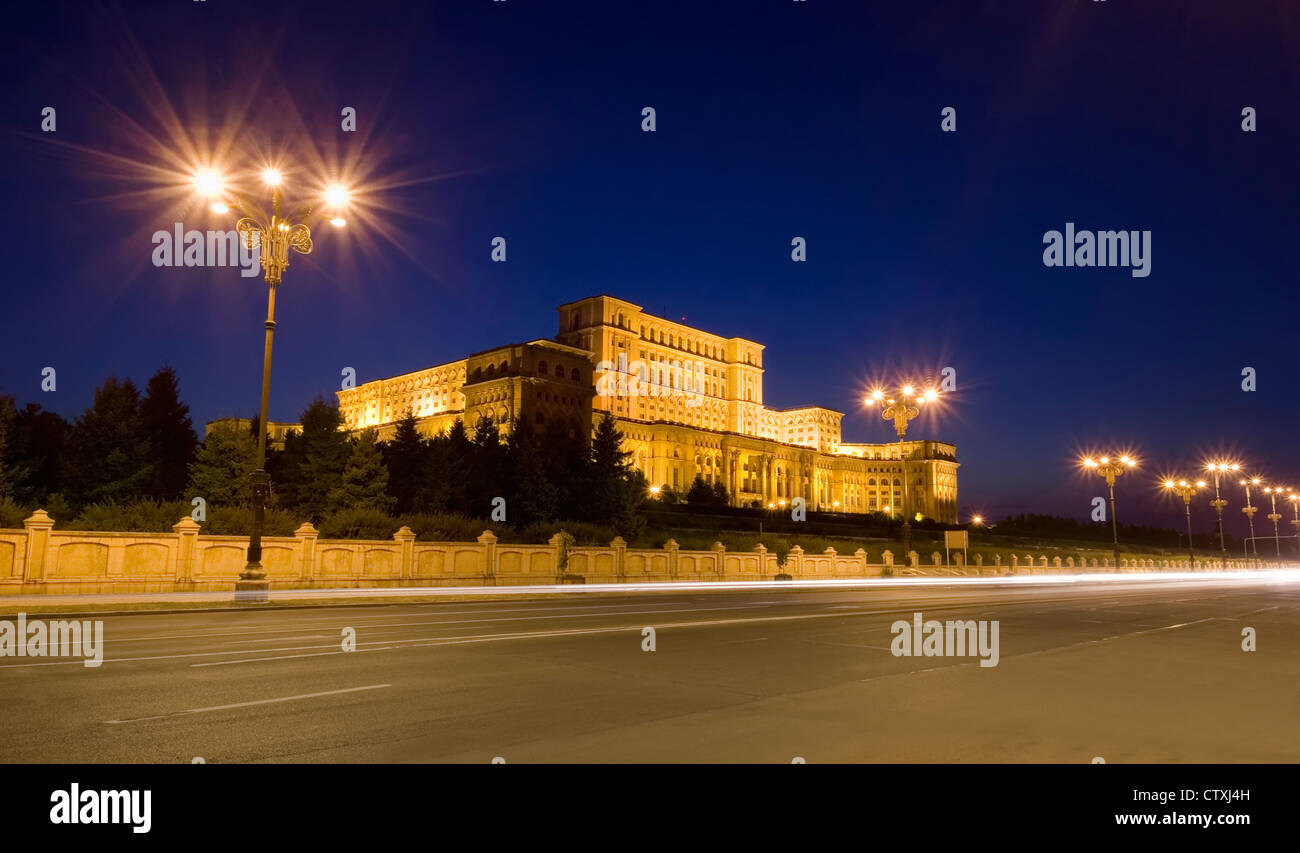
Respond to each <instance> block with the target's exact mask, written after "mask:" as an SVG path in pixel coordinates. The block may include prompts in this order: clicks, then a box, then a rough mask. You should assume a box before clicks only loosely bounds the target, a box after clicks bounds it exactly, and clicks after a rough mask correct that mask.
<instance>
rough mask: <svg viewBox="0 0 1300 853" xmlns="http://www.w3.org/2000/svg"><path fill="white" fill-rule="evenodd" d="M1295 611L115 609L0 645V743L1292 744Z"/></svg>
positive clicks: (1299, 708) (939, 598)
mask: <svg viewBox="0 0 1300 853" xmlns="http://www.w3.org/2000/svg"><path fill="white" fill-rule="evenodd" d="M1298 605H1300V583H1297V582H1295V581H1291V582H1289V583H1285V582H1278V581H1276V580H1274V581H1260V580H1252V579H1250V578H1249V577H1248V576H1244V575H1243V576H1241V577H1240V578H1236V579H1233V580H1230V581H1222V580H1220V581H1171V580H1152V579H1149V578H1135V579H1134V580H1133V581H1124V582H1122V583H1107V584H1076V585H1070V586H1061V585H1044V586H1033V585H1025V584H1015V585H1010V584H1007V585H996V584H987V585H979V586H961V587H956V586H943V587H932V588H911V589H870V590H828V591H815V592H809V591H793V590H783V589H781V588H780V587H778V586H774V587H773V588H771V589H764V590H759V591H745V592H714V593H687V594H682V593H676V592H659V593H638V594H629V595H618V596H614V597H592V596H573V597H569V596H565V597H561V598H550V599H548V600H543V601H486V602H482V603H477V602H475V603H448V602H437V603H429V604H415V605H412V604H401V605H390V606H365V607H328V608H319V607H318V608H308V609H277V610H265V609H263V610H257V609H250V610H239V611H219V612H191V613H174V614H149V615H146V614H141V615H123V616H105V617H103V620H104V635H105V659H104V663H103V665H102V666H100V667H98V668H87V667H85V666H83V665H82V664H81V663H80V659H79V658H78V659H71V660H69V659H67V658H60V659H33V658H16V657H3V658H0V697H3V709H4V710H3V717H2V719H3V725H0V761H4V762H78V763H81V762H87V763H89V762H190V761H192V760H194V759H195V758H202V759H203V760H205V761H207V762H208V763H230V762H473V763H485V762H489V761H492V760H493V759H494V758H498V757H499V758H501V759H504V760H505V761H506V762H507V763H527V762H777V763H789V762H791V761H793V760H796V758H800V759H803V760H805V761H807V762H808V763H825V762H1070V763H1088V762H1090V761H1093V760H1094V758H1098V757H1099V758H1102V759H1104V760H1105V761H1106V762H1108V763H1122V762H1296V761H1300V737H1297V736H1296V725H1297V721H1298V720H1300V690H1298V689H1297V675H1300V616H1298V615H1297V606H1298ZM915 612H921V613H923V614H924V617H925V618H926V619H930V618H934V619H940V620H950V619H963V620H964V619H973V620H997V621H998V623H999V640H1000V644H999V645H1000V648H999V662H998V665H997V666H993V667H981V666H979V665H978V658H974V657H924V656H919V657H896V656H894V655H893V654H891V652H890V643H891V640H893V635H892V634H891V632H890V625H891V624H892V623H893V622H894V621H895V620H906V621H909V622H910V621H911V619H912V614H913V613H915ZM644 627H653V628H654V629H655V650H654V651H643V643H644V640H643V632H642V629H643V628H644ZM1244 627H1252V628H1254V629H1255V631H1256V633H1257V642H1258V650H1257V651H1253V652H1247V651H1243V650H1242V629H1243V628H1244ZM347 628H351V629H354V630H355V633H356V643H357V648H356V651H352V652H344V651H343V650H342V648H341V643H342V639H343V637H344V634H345V629H347Z"/></svg>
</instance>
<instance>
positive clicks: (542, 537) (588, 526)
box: [509, 521, 618, 548]
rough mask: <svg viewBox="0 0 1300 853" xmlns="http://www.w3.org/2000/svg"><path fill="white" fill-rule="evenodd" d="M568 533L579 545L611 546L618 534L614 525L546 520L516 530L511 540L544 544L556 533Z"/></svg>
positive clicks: (574, 542) (575, 543)
mask: <svg viewBox="0 0 1300 853" xmlns="http://www.w3.org/2000/svg"><path fill="white" fill-rule="evenodd" d="M561 532H563V533H568V534H569V536H570V538H571V539H572V540H573V542H572V543H571V544H574V545H578V546H584V545H585V546H596V547H601V548H606V547H609V543H610V542H611V541H612V540H613V539H614V537H615V536H617V535H618V533H617V531H615V530H614V528H612V527H605V526H604V525H600V524H592V523H590V522H587V521H544V522H538V523H536V524H530V525H528V526H527V527H524V528H521V529H520V530H518V531H517V532H515V534H514V536H512V537H511V538H510V539H509V541H511V542H518V543H521V544H532V545H543V544H546V543H548V542H550V541H551V537H552V536H554V535H555V534H556V533H561Z"/></svg>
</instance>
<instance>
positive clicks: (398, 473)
mask: <svg viewBox="0 0 1300 853" xmlns="http://www.w3.org/2000/svg"><path fill="white" fill-rule="evenodd" d="M380 449H381V450H382V451H383V456H384V465H385V467H386V468H387V469H388V494H389V496H390V497H392V499H393V511H394V512H396V513H397V514H398V515H402V514H404V513H408V512H416V511H418V510H417V507H418V506H419V504H420V503H422V501H421V497H422V495H421V491H422V486H423V483H422V480H423V477H424V476H425V475H426V474H427V473H428V458H427V457H428V455H429V454H428V450H429V447H428V442H426V441H425V440H424V437H423V436H421V435H420V431H419V429H418V428H417V427H416V425H415V415H414V413H412V412H411V411H409V410H408V411H407V413H406V417H404V418H402V419H401V420H400V421H398V422H397V432H396V434H394V436H393V439H392V441H388V442H385V443H384V444H382V445H380Z"/></svg>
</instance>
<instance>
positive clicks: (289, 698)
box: [104, 684, 393, 725]
mask: <svg viewBox="0 0 1300 853" xmlns="http://www.w3.org/2000/svg"><path fill="white" fill-rule="evenodd" d="M392 686H393V685H391V684H368V685H366V686H365V687H347V688H344V689H343V690H324V691H321V692H320V693H299V694H298V695H297V696H280V697H278V698H275V699H256V700H254V701H252V702H233V703H231V704H229V705H212V706H210V707H207V708H187V709H185V710H184V711H174V712H172V713H170V714H157V715H155V716H152V717H133V718H131V719H129V720H105V721H104V724H105V725H116V724H118V723H143V722H145V721H147V720H165V719H167V718H168V717H181V716H184V715H186V714H205V713H207V712H209V711H228V710H230V709H231V708H251V707H253V706H254V705H273V704H275V703H277V702H297V701H298V700H299V699H316V698H319V697H321V696H338V695H340V694H342V693H360V692H361V691H362V690H379V689H381V688H384V687H392Z"/></svg>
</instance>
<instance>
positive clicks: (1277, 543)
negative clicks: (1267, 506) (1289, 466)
mask: <svg viewBox="0 0 1300 853" xmlns="http://www.w3.org/2000/svg"><path fill="white" fill-rule="evenodd" d="M1283 488H1284V487H1283V486H1265V487H1264V494H1266V495H1268V499H1269V502H1270V503H1271V504H1272V505H1273V511H1272V512H1270V513H1269V514H1268V520H1269V521H1271V522H1273V548H1274V549H1275V550H1276V551H1277V558H1278V559H1279V560H1280V559H1282V540H1281V538H1279V537H1278V534H1277V523H1278V522H1279V521H1281V520H1282V515H1281V514H1280V513H1279V512H1278V511H1277V496H1278V495H1280V494H1281V493H1282V489H1283Z"/></svg>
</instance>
